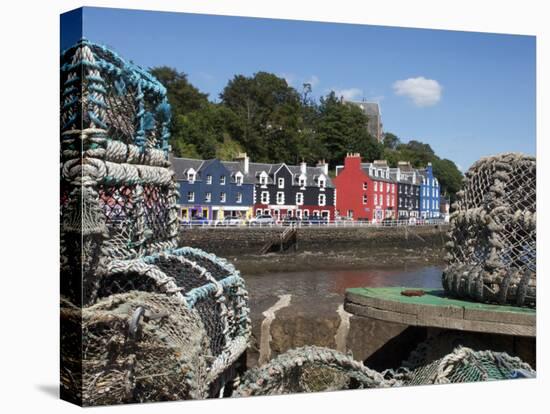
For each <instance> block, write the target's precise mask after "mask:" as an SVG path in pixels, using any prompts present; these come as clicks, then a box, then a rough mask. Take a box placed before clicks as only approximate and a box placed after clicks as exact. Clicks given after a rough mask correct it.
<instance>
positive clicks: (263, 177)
mask: <svg viewBox="0 0 550 414" xmlns="http://www.w3.org/2000/svg"><path fill="white" fill-rule="evenodd" d="M260 184H261V185H263V186H265V185H266V184H267V175H266V174H265V173H262V175H260Z"/></svg>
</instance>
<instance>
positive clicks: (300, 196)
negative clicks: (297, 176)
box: [296, 193, 304, 205]
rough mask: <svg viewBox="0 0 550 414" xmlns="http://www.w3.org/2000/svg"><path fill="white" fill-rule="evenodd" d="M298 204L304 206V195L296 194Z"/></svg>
mask: <svg viewBox="0 0 550 414" xmlns="http://www.w3.org/2000/svg"><path fill="white" fill-rule="evenodd" d="M296 204H297V205H302V204H304V194H303V193H296Z"/></svg>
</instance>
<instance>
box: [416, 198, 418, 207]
mask: <svg viewBox="0 0 550 414" xmlns="http://www.w3.org/2000/svg"><path fill="white" fill-rule="evenodd" d="M416 208H418V200H416Z"/></svg>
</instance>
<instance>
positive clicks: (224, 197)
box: [220, 192, 226, 203]
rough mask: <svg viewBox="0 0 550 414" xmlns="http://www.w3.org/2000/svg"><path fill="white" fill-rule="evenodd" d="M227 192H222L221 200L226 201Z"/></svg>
mask: <svg viewBox="0 0 550 414" xmlns="http://www.w3.org/2000/svg"><path fill="white" fill-rule="evenodd" d="M225 199H226V194H225V193H224V192H221V193H220V202H222V203H225Z"/></svg>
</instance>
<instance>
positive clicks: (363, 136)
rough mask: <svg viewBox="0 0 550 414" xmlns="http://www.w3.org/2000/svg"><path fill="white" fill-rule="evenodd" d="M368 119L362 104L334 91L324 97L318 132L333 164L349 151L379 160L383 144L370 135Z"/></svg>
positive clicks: (326, 155) (325, 156)
mask: <svg viewBox="0 0 550 414" xmlns="http://www.w3.org/2000/svg"><path fill="white" fill-rule="evenodd" d="M367 122H368V119H367V116H366V115H365V114H364V112H363V111H362V110H361V109H360V108H359V107H357V106H355V105H349V104H347V103H345V102H343V101H342V100H341V99H339V98H337V97H336V95H335V93H334V92H330V93H329V94H328V95H327V96H325V97H322V98H321V100H320V104H319V119H318V122H317V129H316V132H317V135H318V141H319V145H321V149H322V151H321V152H322V155H323V158H325V159H326V160H327V161H328V162H329V164H331V165H332V166H334V165H336V164H338V163H341V162H342V160H343V159H344V158H345V156H346V153H348V152H359V153H361V156H362V157H363V158H365V159H379V158H380V156H381V154H382V146H381V145H380V144H379V143H378V142H376V140H375V139H374V138H373V137H371V136H370V135H369V134H368V132H367Z"/></svg>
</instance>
